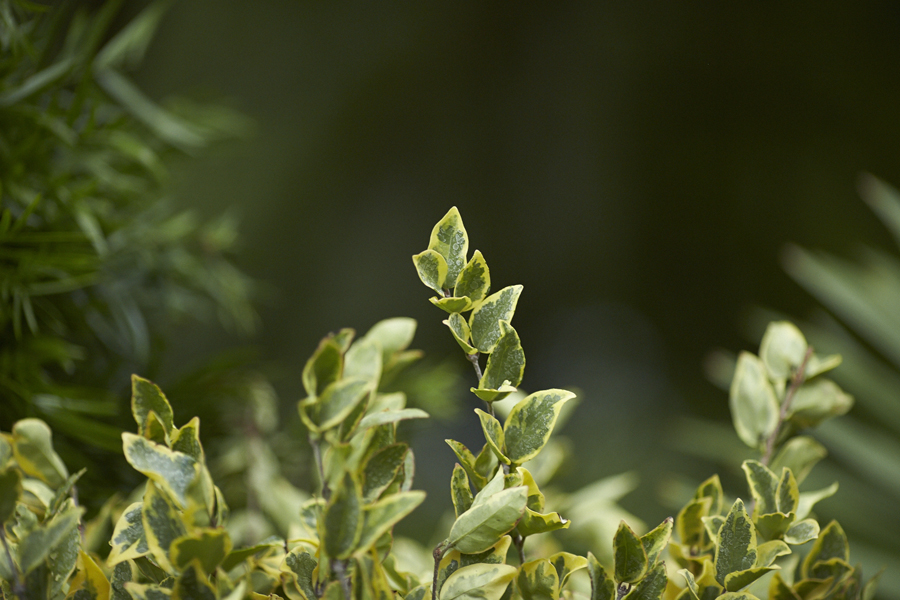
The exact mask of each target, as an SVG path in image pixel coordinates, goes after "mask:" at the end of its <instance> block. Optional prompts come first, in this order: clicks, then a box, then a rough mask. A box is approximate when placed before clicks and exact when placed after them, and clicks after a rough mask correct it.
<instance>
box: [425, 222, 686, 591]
mask: <svg viewBox="0 0 900 600" xmlns="http://www.w3.org/2000/svg"><path fill="white" fill-rule="evenodd" d="M468 247H469V239H468V235H467V233H466V230H465V227H464V226H463V223H462V218H461V217H460V214H459V211H458V210H457V209H456V207H453V208H451V209H450V211H449V212H448V213H447V214H446V215H445V216H444V218H443V219H441V220H440V221H439V222H438V223H437V225H435V226H434V229H433V230H432V233H431V238H430V240H429V245H428V249H427V250H425V251H424V252H421V253H420V254H417V255H415V256H413V263H414V264H415V266H416V270H417V271H418V273H419V278H420V279H421V280H422V282H423V283H424V284H425V285H426V286H428V287H429V288H431V289H432V290H434V291H435V292H436V293H437V294H438V295H437V296H436V297H432V298H431V299H430V301H431V303H432V304H434V305H435V306H437V307H439V308H441V309H442V310H444V311H446V312H448V313H450V316H449V317H448V318H447V319H446V320H445V321H444V324H445V325H447V327H448V328H449V329H450V332H451V334H452V335H453V338H454V339H455V340H456V342H457V343H458V344H459V346H460V347H461V348H462V349H463V352H464V353H465V355H466V358H467V359H468V360H469V362H471V363H472V365H473V367H474V369H475V373H476V376H477V381H478V385H477V387H472V388H471V391H472V392H473V393H474V394H475V395H476V396H477V397H478V398H480V399H481V400H482V401H484V403H485V406H486V409H487V410H486V411H485V410H481V409H478V408H476V409H475V412H476V414H477V415H478V419H479V423H480V425H481V430H482V433H483V434H484V438H485V444H484V446H483V447H482V449H481V451H480V452H479V453H478V455H477V456H476V455H475V454H473V453H472V452H471V451H470V450H469V449H468V448H466V446H465V445H463V444H462V443H460V442H457V441H455V440H447V443H448V444H449V445H450V447H451V449H452V450H453V452H454V454H455V455H456V458H457V460H458V463H457V465H456V466H455V467H454V469H453V474H452V476H451V482H450V488H451V495H452V499H453V506H454V510H455V513H456V520H455V522H454V523H453V526H452V527H451V528H450V533H449V535H448V537H447V538H446V539H445V540H444V541H443V542H441V543H440V544H439V545H438V546H437V547H436V548H435V551H434V561H435V564H434V577H433V581H432V592H433V594H434V597H435V598H463V597H465V598H469V597H476V596H474V595H471V594H470V591H472V590H476V589H478V590H480V591H479V592H478V594H479V595H478V596H477V597H479V598H488V599H495V600H496V599H499V598H501V597H504V598H523V599H525V600H531V599H537V598H559V597H561V594H563V593H565V594H568V593H569V592H564V587H565V586H566V583H567V582H568V580H569V576H570V575H571V573H573V572H575V571H578V570H580V569H584V568H590V572H591V577H592V580H596V586H599V587H598V591H597V592H596V593H595V595H594V598H601V597H602V596H598V595H596V594H599V593H601V591H602V590H605V589H606V587H605V586H606V583H609V584H610V585H613V586H614V589H615V590H616V591H617V593H618V594H619V595H624V594H626V593H628V592H631V591H634V593H635V594H637V595H635V596H634V597H635V598H638V597H641V598H650V597H651V596H650V595H648V594H650V593H651V590H655V591H658V592H659V593H661V592H662V589H664V588H665V585H666V575H665V569H664V567H663V565H662V563H661V561H660V560H659V555H660V552H661V551H662V550H663V549H664V548H665V546H666V543H667V542H668V537H669V532H671V529H672V524H671V519H668V520H667V521H666V522H664V523H663V524H662V525H661V526H660V527H659V528H657V529H656V530H654V531H653V532H650V533H649V534H647V536H645V537H644V538H638V537H637V535H636V534H634V532H633V531H632V530H631V529H630V528H629V527H628V526H627V525H626V524H625V523H624V522H623V523H622V524H621V526H620V530H619V531H620V533H619V534H617V535H616V541H615V548H616V555H617V558H616V565H617V567H616V569H617V570H616V574H615V579H613V578H610V577H608V576H607V575H606V572H605V571H604V570H603V567H601V566H600V565H599V563H598V562H597V560H596V559H595V558H594V557H593V555H590V554H589V556H588V557H587V558H585V557H582V556H576V555H574V554H570V553H568V552H559V553H556V554H554V555H552V556H550V557H547V558H537V559H534V560H530V561H529V560H528V558H527V556H526V554H525V540H526V538H528V537H530V536H533V535H538V534H542V533H548V532H551V531H556V530H560V529H566V528H568V527H569V525H570V521H569V520H567V519H565V518H563V517H561V516H560V515H559V513H557V512H551V511H549V510H547V509H546V508H545V499H544V494H543V493H542V492H541V490H540V488H539V486H538V483H537V482H536V481H535V479H534V477H533V476H532V474H531V472H529V470H528V469H526V468H525V467H524V466H523V465H524V464H525V463H526V462H528V461H530V460H532V459H534V458H536V457H537V456H538V455H539V454H540V452H541V451H542V450H543V449H544V448H545V447H546V445H547V443H548V442H549V440H550V436H551V434H552V433H553V429H554V427H555V426H556V423H557V420H558V418H559V414H560V411H561V409H562V407H563V405H564V404H565V403H566V402H567V401H569V400H571V399H572V398H574V397H575V394H573V393H572V392H569V391H567V390H562V389H550V390H544V391H539V392H535V393H533V394H530V395H528V396H526V397H524V398H523V399H522V400H520V401H519V402H518V403H517V404H516V405H515V406H514V407H513V408H512V410H510V412H509V414H508V415H507V416H506V419H505V421H504V423H502V424H501V422H500V421H499V420H498V418H497V415H496V412H495V410H494V403H495V402H497V401H498V400H502V399H504V398H506V397H507V396H509V395H510V394H512V393H513V392H516V391H517V386H519V385H520V384H521V382H522V378H523V375H524V371H525V353H524V351H523V350H522V343H521V340H520V338H519V335H518V333H517V332H516V330H515V329H514V328H513V326H512V324H511V321H512V318H513V314H514V313H515V310H516V305H517V303H518V301H519V296H520V295H521V293H522V286H521V285H511V286H507V287H505V288H503V289H501V290H500V291H498V292H495V293H494V294H490V295H489V292H490V285H491V279H490V270H489V269H488V266H487V262H486V261H485V259H484V256H483V255H482V254H481V252H479V251H478V250H476V251H475V252H473V254H472V257H471V258H467V254H468ZM469 311H471V314H470V315H469V317H468V318H466V317H464V316H463V313H466V312H469ZM482 355H487V356H488V358H487V361H486V366H485V368H484V370H483V371H482V368H481V357H482ZM473 490H474V492H475V494H474V495H473ZM648 536H649V537H648ZM510 545H515V547H516V550H517V555H518V566H517V567H515V566H511V565H507V564H506V555H507V550H508V549H509V547H510ZM636 548H640V552H641V555H640V558H639V560H638V561H637V563H635V562H634V559H635V558H637V555H636V554H635V552H636ZM613 582H615V583H613ZM472 593H473V594H474V592H472ZM657 597H658V596H657Z"/></svg>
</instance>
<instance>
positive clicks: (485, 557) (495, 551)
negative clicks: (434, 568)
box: [437, 535, 512, 591]
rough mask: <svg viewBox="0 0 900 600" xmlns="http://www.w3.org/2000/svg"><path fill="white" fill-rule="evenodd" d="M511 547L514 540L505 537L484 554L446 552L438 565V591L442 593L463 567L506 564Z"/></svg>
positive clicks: (456, 551)
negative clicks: (444, 587)
mask: <svg viewBox="0 0 900 600" xmlns="http://www.w3.org/2000/svg"><path fill="white" fill-rule="evenodd" d="M511 545H512V538H511V537H510V536H508V535H505V536H503V537H501V538H500V540H499V541H498V542H497V543H496V544H494V545H493V546H491V547H490V548H488V549H487V550H485V551H484V552H479V553H477V554H461V553H460V552H459V551H458V550H450V551H448V552H445V553H444V557H443V558H442V559H441V562H440V564H439V565H438V581H437V589H438V590H439V591H440V589H441V588H442V587H443V585H444V582H445V581H446V580H447V578H448V577H450V576H451V575H453V573H455V572H456V571H457V570H459V569H461V568H462V567H467V566H469V565H475V564H480V563H484V564H491V565H502V564H505V563H506V555H507V554H508V553H509V547H510V546H511Z"/></svg>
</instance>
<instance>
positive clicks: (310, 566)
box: [282, 548, 318, 600]
mask: <svg viewBox="0 0 900 600" xmlns="http://www.w3.org/2000/svg"><path fill="white" fill-rule="evenodd" d="M317 566H318V564H317V563H316V559H315V558H313V557H312V556H311V555H310V554H309V552H306V551H303V550H300V549H299V548H294V549H293V550H291V551H290V552H288V553H287V554H286V555H285V556H284V562H283V563H282V570H286V571H287V572H288V573H290V575H291V577H292V579H293V581H294V582H295V584H296V585H297V587H299V588H300V592H302V593H303V595H304V596H306V599H305V600H316V598H317V595H316V592H315V587H314V584H313V572H314V571H315V569H316V567H317ZM289 596H290V595H289Z"/></svg>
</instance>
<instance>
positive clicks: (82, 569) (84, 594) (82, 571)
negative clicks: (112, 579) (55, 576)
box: [68, 551, 110, 600]
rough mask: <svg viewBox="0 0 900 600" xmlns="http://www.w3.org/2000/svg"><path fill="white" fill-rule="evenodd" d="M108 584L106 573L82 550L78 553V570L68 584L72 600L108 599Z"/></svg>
mask: <svg viewBox="0 0 900 600" xmlns="http://www.w3.org/2000/svg"><path fill="white" fill-rule="evenodd" d="M109 593H110V586H109V581H108V580H107V579H106V575H104V574H103V571H101V570H100V567H98V566H97V563H95V562H94V559H92V558H91V557H90V555H88V554H86V553H85V552H84V551H81V552H79V553H78V572H77V573H76V574H75V577H73V578H72V581H71V584H70V586H69V595H68V597H69V598H73V600H109Z"/></svg>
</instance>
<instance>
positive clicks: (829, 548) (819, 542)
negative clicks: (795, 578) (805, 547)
mask: <svg viewBox="0 0 900 600" xmlns="http://www.w3.org/2000/svg"><path fill="white" fill-rule="evenodd" d="M833 558H837V559H840V560H842V561H844V562H847V561H849V560H850V546H849V544H848V542H847V534H845V533H844V530H843V529H842V528H841V526H840V525H839V524H838V522H837V521H831V522H830V523H829V524H828V525H826V526H825V529H823V530H822V531H821V532H819V537H818V538H817V539H816V541H815V543H814V544H813V546H812V548H811V549H810V551H809V554H807V555H806V558H805V559H804V560H803V566H802V568H801V571H800V572H801V573H802V574H803V577H804V578H814V579H819V578H822V579H824V577H819V575H817V565H818V564H819V563H824V562H827V561H828V560H830V559H833ZM826 577H827V575H826Z"/></svg>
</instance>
